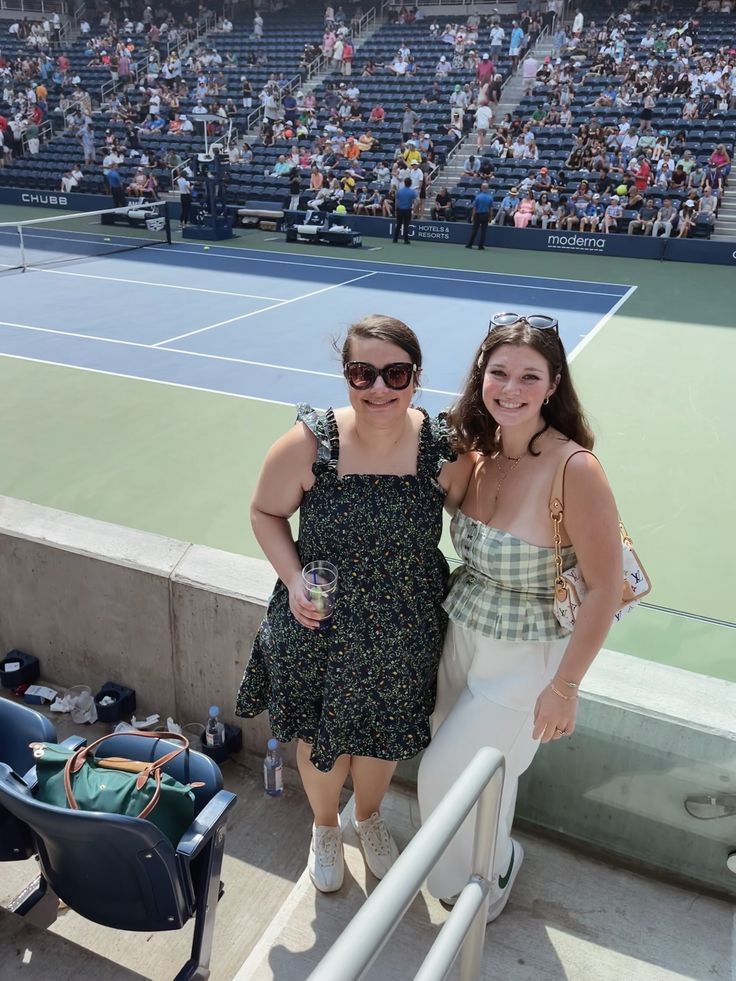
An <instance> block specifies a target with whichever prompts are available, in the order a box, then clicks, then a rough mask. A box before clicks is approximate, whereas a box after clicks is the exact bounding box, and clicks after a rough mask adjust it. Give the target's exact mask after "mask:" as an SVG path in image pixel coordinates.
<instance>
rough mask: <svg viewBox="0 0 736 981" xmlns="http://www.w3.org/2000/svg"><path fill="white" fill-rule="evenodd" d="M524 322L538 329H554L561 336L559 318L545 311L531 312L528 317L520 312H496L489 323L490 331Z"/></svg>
mask: <svg viewBox="0 0 736 981" xmlns="http://www.w3.org/2000/svg"><path fill="white" fill-rule="evenodd" d="M522 322H523V323H525V324H529V326H530V327H534V328H535V329H536V330H553V331H554V332H555V334H557V336H558V337H559V336H560V329H559V328H560V325H559V322H558V320H557V318H556V317H548V316H547V314H544V313H531V314H529V316H528V317H525V316H522V314H520V313H494V315H493V316H492V317H491V322H490V323H489V324H488V333H489V334H490V333H491V331H492V330H493V329H494V328H495V327H513V326H514V324H519V323H522Z"/></svg>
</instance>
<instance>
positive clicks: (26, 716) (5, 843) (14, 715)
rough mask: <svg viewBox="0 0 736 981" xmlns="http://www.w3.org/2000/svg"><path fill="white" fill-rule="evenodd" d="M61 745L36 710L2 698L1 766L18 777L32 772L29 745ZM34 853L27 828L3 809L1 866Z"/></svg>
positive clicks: (0, 846)
mask: <svg viewBox="0 0 736 981" xmlns="http://www.w3.org/2000/svg"><path fill="white" fill-rule="evenodd" d="M33 742H46V743H55V742H58V740H57V736H56V729H54V727H53V725H52V724H51V723H50V722H49V720H48V719H47V718H46V717H45V716H43V715H41V713H40V712H36V711H35V709H32V708H30V706H28V705H23V704H22V703H21V702H14V701H12V700H11V699H10V698H0V763H5V764H7V766H8V767H9V768H10V769H11V770H13V771H14V772H15V773H16V774H17V775H18V776H19V777H23V776H25V774H26V773H28V771H29V770H31V769H32V768H33V751H32V750H31V749H30V748H29V745H28V744H29V743H33ZM33 853H34V847H33V842H32V840H31V835H30V832H29V830H28V828H27V827H26V826H25V824H23V822H22V821H19V820H18V819H17V818H16V817H15V816H14V815H13V814H11V813H9V812H8V811H6V810H5V808H4V807H2V806H0V862H17V861H18V860H20V859H24V858H30V856H31V855H33Z"/></svg>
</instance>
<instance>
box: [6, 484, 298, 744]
mask: <svg viewBox="0 0 736 981" xmlns="http://www.w3.org/2000/svg"><path fill="white" fill-rule="evenodd" d="M273 583H274V574H273V572H272V570H271V568H270V566H268V564H267V563H265V562H263V561H259V560H256V559H248V558H245V557H244V556H241V555H233V554H231V553H227V552H218V551H215V550H214V549H210V548H205V547H202V546H198V545H190V544H187V543H186V542H179V541H174V540H172V539H169V538H164V537H162V536H159V535H151V534H144V533H143V532H139V531H136V530H135V529H132V528H123V527H120V526H117V525H111V524H107V523H105V522H101V521H92V520H90V519H88V518H82V517H79V516H78V515H73V514H67V513H65V512H63V511H56V510H54V509H51V508H45V507H40V506H39V505H35V504H29V503H27V502H25V501H18V500H14V499H12V498H8V497H1V496H0V650H2V652H5V651H8V650H10V649H11V648H19V649H20V650H24V651H27V652H28V653H31V654H35V655H36V656H37V657H39V658H40V660H41V670H42V673H43V678H44V679H45V680H46V681H48V682H50V683H53V684H55V685H59V686H69V685H74V684H87V685H89V686H90V687H91V688H92V689H93V690H97V689H98V688H99V687H100V686H101V685H102V684H104V683H105V682H106V681H116V682H120V683H124V684H127V685H129V686H130V687H131V688H134V689H135V690H136V693H137V699H138V710H137V715H138V716H139V717H141V716H146V715H149V714H150V713H152V712H159V713H160V714H161V717H162V719H165V718H166V717H167V716H168V715H173V717H174V718H175V719H176V720H177V721H178V722H180V723H186V722H193V721H202V722H204V721H205V719H206V718H207V709H208V707H209V706H210V705H213V704H215V705H219V706H220V707H221V709H222V714H223V716H224V718H225V719H227V720H228V721H231V722H234V721H235V718H234V713H233V704H234V699H235V692H236V690H237V687H238V684H239V683H240V679H241V677H242V675H243V670H244V667H245V664H246V662H247V659H248V654H249V651H250V646H251V644H252V642H253V637H254V635H255V632H256V630H257V627H258V624H259V623H260V621H261V619H262V617H263V612H264V607H265V605H266V602H267V599H268V596H269V593H270V591H271V589H272V588H273ZM244 735H245V740H246V744H247V745H248V747H249V748H250V749H252V750H255V751H257V752H260V751H261V750H262V748H263V746H264V745H265V741H266V739H267V738H268V735H269V733H268V723H267V720H266V719H265V717H263V718H261V719H258V720H255V721H254V722H252V723H250V722H249V723H246V724H245V725H244ZM287 755H288V754H287Z"/></svg>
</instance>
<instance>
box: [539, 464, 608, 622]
mask: <svg viewBox="0 0 736 981" xmlns="http://www.w3.org/2000/svg"><path fill="white" fill-rule="evenodd" d="M578 453H590V455H591V456H593V457H595V453H591V452H590V450H575V452H574V453H571V454H570V456H568V457H565V459H564V460H562V461H561V463H560V465H559V466H558V467H557V470H556V471H555V475H554V478H553V480H552V493H551V494H550V498H549V516H550V518H551V519H552V528H553V534H552V541H553V543H554V547H555V596H556V598H557V599H558V600H559V601H560V602H561V603H564V601H565V600H566V599H567V584H566V583H565V579H564V576H563V575H562V522H563V518H564V515H565V471H566V470H567V465H568V463H569V462H570V460H572V458H573V457H574V456H577V455H578ZM595 458H596V460H597V459H598V457H595Z"/></svg>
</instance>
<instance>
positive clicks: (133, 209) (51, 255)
mask: <svg viewBox="0 0 736 981" xmlns="http://www.w3.org/2000/svg"><path fill="white" fill-rule="evenodd" d="M164 244H168V245H170V244H171V224H170V221H169V214H168V207H167V203H166V202H165V201H161V202H145V203H138V204H129V205H128V206H127V207H125V208H106V209H105V210H104V211H86V212H75V213H73V214H68V215H55V216H53V217H50V218H30V219H28V220H27V221H16V222H0V271H5V272H11V271H13V270H19V269H20V270H26V269H28V268H30V267H32V266H45V265H49V264H51V263H59V262H73V261H75V260H78V259H88V258H94V257H95V256H108V255H114V254H115V253H117V252H130V251H131V250H133V249H144V248H146V247H147V246H151V245H164Z"/></svg>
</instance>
